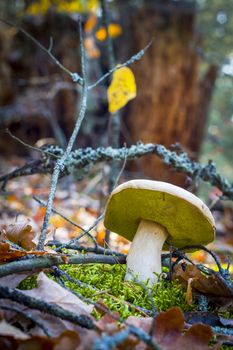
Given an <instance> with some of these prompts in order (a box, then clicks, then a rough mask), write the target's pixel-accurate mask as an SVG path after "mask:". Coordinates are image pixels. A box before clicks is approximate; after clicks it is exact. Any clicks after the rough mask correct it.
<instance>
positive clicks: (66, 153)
mask: <svg viewBox="0 0 233 350" xmlns="http://www.w3.org/2000/svg"><path fill="white" fill-rule="evenodd" d="M79 36H80V51H81V67H82V74H83V84H82V97H81V105H80V111H79V115H78V118H77V121H76V124H75V127H74V130H73V132H72V135H71V137H70V140H69V142H68V145H67V148H66V150H65V151H64V154H63V156H62V157H61V158H60V159H59V160H58V161H57V162H56V164H55V167H54V170H53V175H52V179H51V187H50V193H49V197H48V202H47V206H46V213H45V217H44V222H43V226H42V231H41V234H40V237H39V243H38V249H39V250H43V249H44V243H45V240H46V235H47V230H48V226H49V219H50V216H51V213H52V207H53V200H54V197H55V193H56V189H57V183H58V179H59V176H60V173H61V172H62V171H63V170H64V168H65V161H66V160H67V158H68V157H69V155H70V153H71V151H72V148H73V145H74V143H75V140H76V137H77V135H78V132H79V130H80V127H81V124H82V121H83V119H84V117H85V115H86V108H87V85H86V63H85V51H84V45H83V33H82V25H81V21H79Z"/></svg>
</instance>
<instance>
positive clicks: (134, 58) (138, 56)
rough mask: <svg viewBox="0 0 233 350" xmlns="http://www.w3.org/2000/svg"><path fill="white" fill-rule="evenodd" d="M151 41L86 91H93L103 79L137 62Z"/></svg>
mask: <svg viewBox="0 0 233 350" xmlns="http://www.w3.org/2000/svg"><path fill="white" fill-rule="evenodd" d="M152 42H153V39H152V40H151V41H150V42H149V43H148V44H147V45H146V46H145V47H144V49H142V50H140V51H139V52H138V53H136V54H135V55H133V56H132V57H131V58H130V59H128V60H127V61H126V62H124V63H121V64H118V65H117V66H115V67H114V68H112V69H110V70H109V71H108V72H107V73H105V74H104V75H103V76H102V77H101V78H99V79H98V80H97V81H96V82H95V83H93V84H92V85H89V86H88V90H91V89H93V88H94V87H96V86H97V85H99V84H100V83H101V82H102V81H104V80H105V79H107V78H108V77H109V76H110V75H111V74H112V73H114V72H115V71H116V70H118V69H120V68H123V67H127V66H130V65H132V64H133V63H135V62H137V61H139V60H140V59H141V58H142V56H143V55H144V54H145V52H146V51H147V50H148V49H149V47H150V46H151V45H152Z"/></svg>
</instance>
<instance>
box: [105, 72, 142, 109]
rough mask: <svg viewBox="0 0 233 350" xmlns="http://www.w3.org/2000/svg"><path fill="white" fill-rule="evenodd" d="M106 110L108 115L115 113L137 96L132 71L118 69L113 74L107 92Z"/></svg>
mask: <svg viewBox="0 0 233 350" xmlns="http://www.w3.org/2000/svg"><path fill="white" fill-rule="evenodd" d="M107 94H108V103H109V106H108V110H109V112H110V113H115V112H117V111H118V110H119V109H120V108H122V107H124V106H125V105H126V104H127V102H128V101H130V100H132V99H133V98H134V97H136V95H137V87H136V82H135V78H134V74H133V72H132V70H131V69H130V68H128V67H123V68H119V69H118V70H116V71H115V72H114V73H113V79H112V82H111V84H110V86H109V88H108V91H107Z"/></svg>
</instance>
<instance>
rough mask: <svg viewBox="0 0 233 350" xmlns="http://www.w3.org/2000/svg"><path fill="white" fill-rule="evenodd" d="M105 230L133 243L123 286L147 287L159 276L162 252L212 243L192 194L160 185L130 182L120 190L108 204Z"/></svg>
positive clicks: (208, 218)
mask: <svg viewBox="0 0 233 350" xmlns="http://www.w3.org/2000/svg"><path fill="white" fill-rule="evenodd" d="M104 225H105V227H106V228H107V229H109V230H111V231H113V232H115V233H118V234H120V235H121V236H123V237H125V238H127V239H128V240H130V241H132V244H131V247H130V249H129V253H128V256H127V270H126V276H125V280H126V281H130V280H133V279H134V276H135V275H136V276H137V278H138V280H139V281H142V282H146V281H148V283H149V284H150V285H153V284H155V283H156V282H157V280H158V275H159V274H160V273H161V270H162V269H161V251H162V249H163V248H165V249H166V248H168V247H169V245H172V246H175V247H177V248H182V247H184V246H187V245H197V244H203V245H205V244H207V243H209V242H211V241H213V240H214V237H215V223H214V218H213V216H212V214H211V212H210V210H209V209H208V207H207V206H206V205H205V204H204V203H203V202H202V201H201V200H200V199H199V198H198V197H196V196H195V195H194V194H192V193H190V192H188V191H186V190H184V189H183V188H180V187H178V186H175V185H172V184H170V183H166V182H161V181H151V180H131V181H128V182H125V183H123V184H121V185H120V186H118V187H117V188H116V189H115V190H114V191H113V192H112V194H111V196H110V198H109V200H108V203H107V207H106V213H105V219H104Z"/></svg>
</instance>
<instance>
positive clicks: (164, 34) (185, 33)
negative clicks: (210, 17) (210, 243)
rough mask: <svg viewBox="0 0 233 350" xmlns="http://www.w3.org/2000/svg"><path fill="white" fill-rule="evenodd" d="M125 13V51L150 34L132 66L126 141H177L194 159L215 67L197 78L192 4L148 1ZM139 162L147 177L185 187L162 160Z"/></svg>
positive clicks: (141, 43) (197, 46) (197, 39)
mask: <svg viewBox="0 0 233 350" xmlns="http://www.w3.org/2000/svg"><path fill="white" fill-rule="evenodd" d="M123 6H124V5H123ZM129 13H130V18H128V23H129V24H128V28H127V33H128V40H127V46H126V47H128V48H129V51H130V52H129V55H130V54H132V53H135V52H137V51H138V50H140V49H141V48H143V47H144V46H145V45H146V44H147V43H148V42H149V41H150V40H151V38H152V37H153V38H154V41H153V44H152V46H151V47H150V49H149V50H148V51H147V53H146V54H145V56H144V57H143V58H142V59H141V60H140V62H139V63H137V64H135V65H134V66H133V71H134V74H135V77H136V81H137V86H138V93H137V97H136V99H135V100H133V101H132V102H131V103H130V105H129V108H128V110H127V123H128V129H129V133H130V136H131V140H130V142H135V141H137V140H141V141H143V142H153V143H162V144H164V145H165V146H166V147H170V146H171V144H174V143H176V142H179V143H180V144H181V146H182V147H183V148H184V149H185V150H187V151H189V152H190V155H191V156H192V157H193V158H194V159H197V158H198V155H199V152H200V148H201V144H202V141H203V137H204V130H205V125H206V120H207V113H208V107H209V104H210V100H211V95H212V91H213V87H214V82H215V79H216V76H217V67H216V66H211V67H209V68H208V69H207V73H205V74H204V76H203V78H200V68H201V58H200V55H199V52H200V37H199V35H198V34H197V31H196V28H195V17H196V8H195V4H187V2H185V1H179V2H174V1H146V2H145V5H144V6H143V7H141V8H134V9H132V8H131V10H130V11H127V14H129ZM125 23H126V21H125ZM139 162H140V168H141V170H142V171H143V172H144V174H145V176H146V177H150V178H154V179H159V180H163V181H168V182H172V183H174V184H177V185H181V186H185V178H184V177H183V176H180V175H179V174H174V173H171V172H170V171H169V170H168V169H167V168H166V166H165V165H163V164H162V163H161V161H160V160H156V159H154V158H152V157H151V156H147V157H144V158H143V159H140V160H139Z"/></svg>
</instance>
